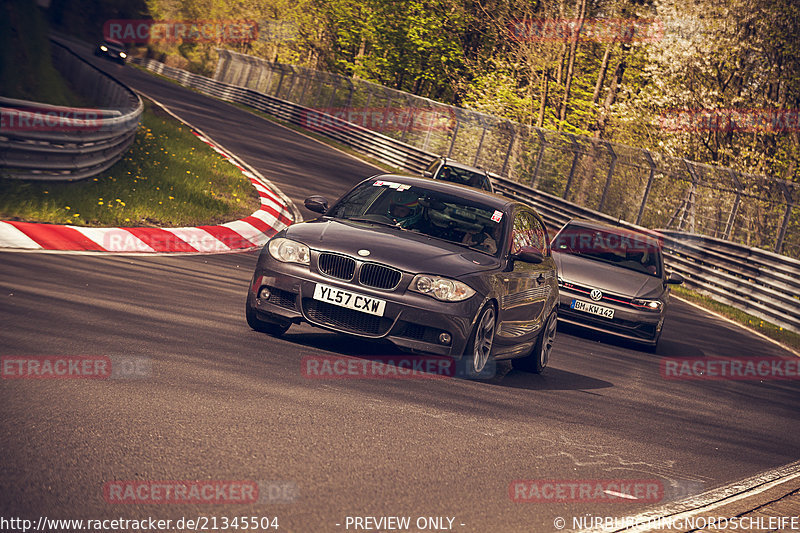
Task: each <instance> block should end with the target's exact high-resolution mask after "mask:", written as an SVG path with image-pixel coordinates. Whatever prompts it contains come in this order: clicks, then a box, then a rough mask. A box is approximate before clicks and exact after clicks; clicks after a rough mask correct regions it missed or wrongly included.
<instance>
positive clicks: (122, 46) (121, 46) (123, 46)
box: [103, 39, 125, 48]
mask: <svg viewBox="0 0 800 533" xmlns="http://www.w3.org/2000/svg"><path fill="white" fill-rule="evenodd" d="M103 42H105V43H106V44H110V45H112V46H119V47H120V48H125V45H124V44H122V43H121V42H120V41H115V40H114V39H106V40H105V41H103Z"/></svg>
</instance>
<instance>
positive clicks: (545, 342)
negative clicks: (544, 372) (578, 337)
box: [539, 315, 558, 368]
mask: <svg viewBox="0 0 800 533" xmlns="http://www.w3.org/2000/svg"><path fill="white" fill-rule="evenodd" d="M557 322H558V321H557V320H556V316H555V315H550V318H549V319H548V320H547V325H546V326H545V328H546V329H545V331H544V338H543V339H542V351H541V352H540V353H539V362H540V363H541V365H542V368H544V367H546V366H547V362H548V361H549V360H550V350H552V349H553V342H554V341H555V340H556V327H557V325H558V323H557Z"/></svg>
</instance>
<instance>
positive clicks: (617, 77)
mask: <svg viewBox="0 0 800 533" xmlns="http://www.w3.org/2000/svg"><path fill="white" fill-rule="evenodd" d="M625 66H626V65H625V57H624V56H623V57H622V59H621V60H620V62H619V64H618V65H617V68H616V69H615V70H614V77H613V78H611V85H610V86H609V88H608V93H607V94H606V99H605V101H604V102H603V108H602V109H601V110H600V115H599V116H598V117H597V128H596V131H595V137H604V133H605V129H606V125H608V115H609V114H610V113H611V106H612V105H614V102H615V101H616V100H617V91H619V85H620V83H621V82H622V76H623V75H624V74H625Z"/></svg>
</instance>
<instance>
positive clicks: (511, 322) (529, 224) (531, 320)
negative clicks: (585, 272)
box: [497, 207, 556, 351]
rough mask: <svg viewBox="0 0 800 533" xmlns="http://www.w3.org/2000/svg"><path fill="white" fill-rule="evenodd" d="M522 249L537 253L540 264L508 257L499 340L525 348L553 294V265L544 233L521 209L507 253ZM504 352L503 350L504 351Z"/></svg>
mask: <svg viewBox="0 0 800 533" xmlns="http://www.w3.org/2000/svg"><path fill="white" fill-rule="evenodd" d="M523 246H530V247H533V248H535V249H537V250H538V251H540V252H541V253H542V255H543V257H544V260H543V261H542V262H541V263H528V262H525V261H520V260H512V259H510V258H509V264H508V267H507V268H506V271H505V272H502V273H501V274H500V281H501V285H502V287H503V290H502V291H501V292H502V296H501V297H500V313H499V325H498V329H497V335H498V337H499V339H498V341H500V342H501V343H502V344H507V345H509V349H511V351H513V346H514V345H519V347H520V350H522V349H527V348H528V347H529V346H530V344H531V343H532V342H533V341H535V339H536V337H537V335H538V332H539V330H540V329H541V327H542V324H543V321H544V319H545V318H546V316H544V315H545V312H546V311H548V310H549V309H548V306H547V302H548V299H549V298H550V297H551V295H552V292H553V287H554V285H555V283H556V280H555V263H554V261H553V258H552V256H551V254H550V244H549V241H548V237H547V230H546V229H545V227H544V224H543V223H542V221H541V219H540V218H539V217H538V216H537V215H536V214H535V213H534V212H533V211H531V210H529V209H527V208H524V207H520V208H518V209H517V210H516V211H515V213H514V221H513V229H512V233H511V246H510V254H514V253H516V252H518V251H519V250H520V249H521V248H522V247H523ZM504 351H505V350H504Z"/></svg>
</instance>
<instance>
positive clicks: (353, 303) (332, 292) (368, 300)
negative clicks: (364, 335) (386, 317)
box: [314, 283, 386, 316]
mask: <svg viewBox="0 0 800 533" xmlns="http://www.w3.org/2000/svg"><path fill="white" fill-rule="evenodd" d="M314 299H315V300H319V301H320V302H327V303H329V304H333V305H338V306H340V307H346V308H347V309H353V310H354V311H361V312H362V313H369V314H370V315H375V316H383V311H384V309H385V308H386V301H385V300H380V299H378V298H373V297H372V296H365V295H363V294H358V293H357V292H350V291H346V290H344V289H339V288H336V287H331V286H330V285H323V284H321V283H317V285H316V286H315V287H314Z"/></svg>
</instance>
